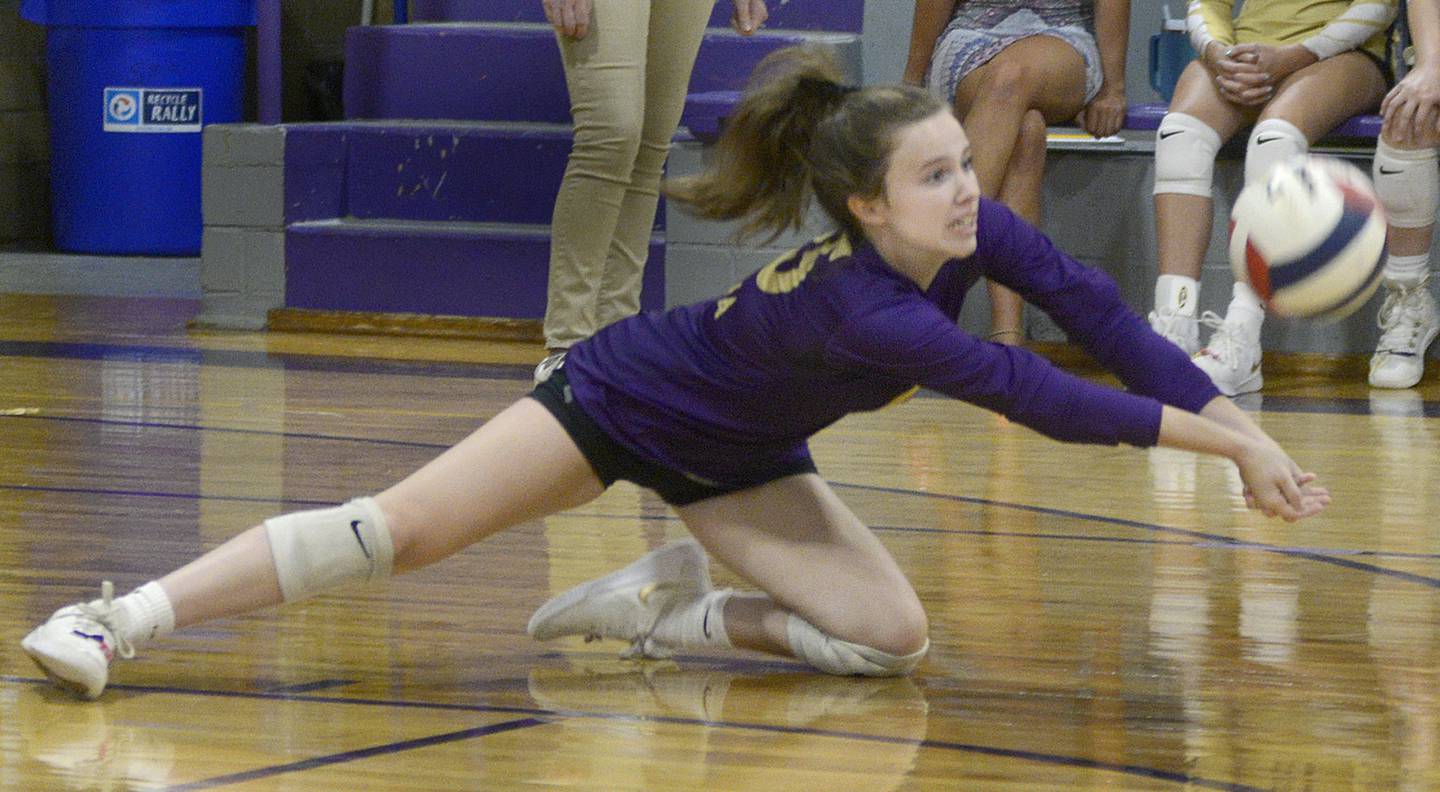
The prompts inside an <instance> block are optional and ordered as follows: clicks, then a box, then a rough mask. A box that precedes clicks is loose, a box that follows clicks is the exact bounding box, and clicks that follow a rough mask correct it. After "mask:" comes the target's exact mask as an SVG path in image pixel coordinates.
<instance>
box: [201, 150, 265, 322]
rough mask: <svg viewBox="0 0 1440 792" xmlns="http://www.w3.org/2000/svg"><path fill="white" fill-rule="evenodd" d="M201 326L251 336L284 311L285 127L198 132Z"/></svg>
mask: <svg viewBox="0 0 1440 792" xmlns="http://www.w3.org/2000/svg"><path fill="white" fill-rule="evenodd" d="M204 135H205V140H204V147H205V151H204V169H203V179H202V188H201V200H202V202H203V208H204V213H205V234H204V238H203V240H202V242H201V258H200V287H201V289H202V291H203V293H204V300H203V302H202V307H201V313H200V315H199V316H198V317H197V321H199V322H200V323H202V324H208V325H214V326H217V327H228V328H235V329H251V330H258V329H261V328H263V327H264V326H265V317H266V315H267V313H268V312H269V311H270V309H272V308H281V307H284V305H285V127H283V126H262V125H258V124H217V125H214V126H208V127H206V128H205V132H204Z"/></svg>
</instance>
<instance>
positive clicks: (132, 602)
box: [110, 580, 175, 646]
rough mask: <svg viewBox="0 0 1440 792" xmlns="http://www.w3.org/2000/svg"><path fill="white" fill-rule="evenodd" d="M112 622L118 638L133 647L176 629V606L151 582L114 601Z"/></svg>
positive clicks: (163, 591)
mask: <svg viewBox="0 0 1440 792" xmlns="http://www.w3.org/2000/svg"><path fill="white" fill-rule="evenodd" d="M113 604H114V606H115V623H114V624H112V625H110V626H111V628H113V629H114V630H115V631H116V632H117V633H119V634H120V637H122V638H124V639H125V640H127V641H129V642H130V643H131V644H133V645H135V646H143V645H144V644H147V643H149V642H151V641H153V640H155V639H156V638H160V637H163V636H166V635H169V634H170V633H172V632H175V609H174V608H173V607H171V605H170V597H169V596H167V595H166V594H165V589H162V588H160V584H159V583H157V582H155V581H153V580H152V581H150V582H149V583H146V584H145V585H143V586H141V587H140V588H137V589H135V590H134V591H132V592H130V593H129V594H126V595H125V596H123V597H120V598H119V599H117V600H115V601H114V603H113Z"/></svg>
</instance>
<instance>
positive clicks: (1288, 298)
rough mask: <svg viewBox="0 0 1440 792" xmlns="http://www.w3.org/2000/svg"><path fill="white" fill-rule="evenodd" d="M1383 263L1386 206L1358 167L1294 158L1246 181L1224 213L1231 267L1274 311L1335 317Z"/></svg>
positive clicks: (1360, 295)
mask: <svg viewBox="0 0 1440 792" xmlns="http://www.w3.org/2000/svg"><path fill="white" fill-rule="evenodd" d="M1384 263H1385V210H1384V209H1383V208H1382V207H1381V206H1380V201H1379V199H1378V198H1377V197H1376V195H1375V186H1374V184H1372V183H1371V181H1370V178H1369V177H1368V176H1367V175H1365V173H1363V172H1362V171H1361V170H1360V169H1359V168H1357V167H1355V166H1354V165H1351V164H1349V163H1347V162H1344V161H1342V160H1338V159H1334V158H1332V157H1321V156H1299V157H1294V158H1292V159H1290V160H1286V161H1285V162H1282V163H1280V164H1279V165H1277V166H1275V168H1274V169H1273V170H1272V171H1271V172H1270V175H1269V177H1268V178H1265V179H1261V180H1257V181H1254V182H1252V183H1250V184H1249V185H1246V187H1245V189H1243V190H1241V192H1240V196H1239V197H1238V198H1237V199H1236V200H1235V207H1234V210H1233V211H1231V213H1230V266H1231V268H1232V269H1234V270H1235V277H1236V278H1239V279H1240V280H1243V281H1245V282H1246V283H1248V284H1250V286H1251V288H1253V289H1254V290H1255V293H1256V294H1258V295H1260V299H1261V301H1263V302H1264V303H1265V306H1266V308H1267V309H1268V310H1269V311H1270V312H1272V313H1274V314H1276V315H1278V316H1305V317H1318V318H1323V319H1338V318H1340V317H1343V316H1345V315H1346V314H1349V313H1350V312H1352V311H1354V310H1355V309H1357V308H1359V307H1360V306H1361V305H1364V304H1365V302H1366V301H1367V300H1369V299H1370V296H1371V295H1373V294H1374V293H1375V288H1376V287H1377V286H1379V284H1380V273H1381V271H1382V269H1383V268H1384Z"/></svg>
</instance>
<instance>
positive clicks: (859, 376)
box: [565, 200, 1218, 485]
mask: <svg viewBox="0 0 1440 792" xmlns="http://www.w3.org/2000/svg"><path fill="white" fill-rule="evenodd" d="M977 236H978V244H977V247H976V250H975V253H974V254H972V255H971V256H969V257H967V258H964V259H954V260H951V261H949V262H946V263H945V265H944V266H943V267H941V269H940V272H939V274H938V275H937V276H936V277H935V279H934V281H933V282H932V283H931V284H930V287H929V289H927V290H923V291H922V290H921V289H920V287H919V286H917V285H916V284H915V283H914V282H913V281H911V280H909V279H908V278H906V277H905V276H903V275H901V274H900V273H898V272H896V271H895V270H893V269H891V267H890V266H889V265H888V264H886V263H885V261H884V260H883V259H881V258H880V256H879V254H878V253H877V252H876V251H875V249H874V248H873V247H872V246H870V245H869V244H858V245H855V246H853V247H852V244H851V242H850V240H849V239H848V238H847V237H846V236H845V235H844V234H843V233H839V232H837V233H835V234H831V235H829V236H825V237H821V238H820V239H817V240H815V241H814V242H811V243H809V244H807V245H805V246H803V247H801V248H799V249H798V250H796V251H793V252H792V253H789V254H787V255H785V256H782V257H781V258H779V259H777V260H776V261H774V262H772V263H771V264H769V265H767V266H765V267H763V268H761V269H760V270H759V271H758V272H756V273H755V274H754V275H751V276H750V277H748V278H746V279H745V280H744V281H742V282H741V283H740V284H738V285H737V286H735V287H734V288H732V289H731V290H730V291H729V292H727V293H726V294H725V295H723V296H721V297H718V298H716V299H714V300H709V301H707V302H702V303H696V304H694V305H689V306H685V307H682V308H675V309H672V310H670V311H667V312H663V313H661V312H654V313H647V314H641V315H639V316H634V317H631V318H629V319H625V320H623V321H620V322H616V323H615V324H613V325H610V326H609V327H607V328H605V329H603V330H601V331H600V332H599V333H597V334H596V335H595V336H594V337H592V338H590V339H588V340H586V341H584V342H582V343H580V344H577V345H575V346H574V347H572V348H571V350H570V353H569V355H567V357H566V360H565V371H566V372H567V376H568V378H569V382H570V386H571V389H572V392H573V394H574V396H575V398H576V400H577V401H578V402H579V403H580V405H581V406H582V407H583V408H584V409H585V410H586V412H588V413H589V414H590V416H591V417H592V418H594V420H595V421H596V422H597V423H598V424H599V425H600V426H601V427H602V428H603V429H604V430H605V431H606V432H608V433H609V434H610V436H611V437H612V438H613V439H614V440H616V441H617V442H619V443H620V444H622V445H624V446H626V447H628V448H629V449H631V450H632V451H634V452H635V453H637V454H639V455H640V456H641V457H644V458H646V459H649V460H651V461H653V462H657V463H659V464H662V465H665V466H667V467H671V468H674V469H677V470H680V471H682V472H684V473H687V474H689V475H690V476H692V477H694V478H696V479H699V480H703V481H707V482H713V483H718V484H732V485H733V484H736V483H743V482H745V481H746V480H747V473H749V472H751V471H754V470H755V469H756V468H757V467H761V466H769V465H781V464H787V463H790V462H794V461H796V460H799V459H801V458H803V457H804V456H806V455H807V454H808V453H809V450H808V447H807V445H806V441H807V439H808V438H809V437H810V436H811V435H813V434H815V433H816V432H818V431H820V430H821V429H823V428H825V427H826V426H829V425H830V424H832V423H834V422H835V421H837V420H839V419H840V418H841V417H843V416H845V415H846V414H848V413H851V412H856V411H860V410H873V409H877V408H880V407H883V406H885V405H886V404H889V403H890V402H892V401H894V400H895V399H897V398H899V397H901V396H904V395H906V394H907V393H908V392H910V391H912V390H913V389H914V388H915V386H917V385H919V386H924V387H926V388H931V389H933V390H936V391H939V392H941V393H945V394H948V395H950V396H953V397H955V398H957V399H963V400H965V401H967V402H971V403H973V404H977V405H979V406H981V407H985V408H987V409H990V410H994V411H995V412H998V413H1002V414H1004V415H1005V416H1007V417H1008V418H1010V419H1011V420H1013V421H1015V422H1016V423H1020V424H1022V425H1025V426H1028V427H1030V428H1032V429H1035V430H1036V431H1039V432H1041V433H1043V434H1045V435H1048V436H1049V437H1052V438H1055V439H1057V440H1063V441H1071V442H1085V443H1099V444H1107V445H1114V444H1117V443H1122V442H1123V443H1129V444H1131V445H1136V446H1148V445H1154V444H1155V441H1156V438H1157V437H1158V435H1159V431H1160V410H1161V404H1162V403H1163V404H1170V405H1174V406H1176V407H1180V408H1182V409H1186V410H1190V411H1192V412H1195V411H1199V410H1200V408H1202V407H1203V406H1204V405H1205V404H1206V403H1207V402H1209V401H1210V400H1211V399H1212V398H1214V397H1215V396H1217V395H1218V391H1216V390H1215V387H1214V386H1213V385H1212V384H1211V383H1210V380H1209V379H1208V378H1207V377H1206V376H1205V375H1204V373H1202V372H1201V371H1200V370H1199V369H1198V368H1196V367H1195V366H1194V365H1193V364H1191V362H1190V360H1189V359H1188V358H1187V357H1186V356H1185V354H1184V353H1183V352H1181V351H1180V349H1179V348H1178V347H1176V346H1175V345H1173V344H1171V343H1169V342H1168V341H1166V340H1164V339H1163V338H1161V337H1160V336H1158V335H1156V334H1155V333H1154V332H1152V331H1151V330H1150V328H1149V326H1148V325H1146V323H1145V322H1144V321H1143V320H1142V319H1141V318H1140V317H1139V316H1138V315H1136V314H1135V312H1134V311H1132V310H1131V309H1130V308H1129V307H1128V306H1127V305H1126V304H1125V303H1124V302H1123V301H1122V300H1121V298H1120V292H1119V289H1118V288H1117V287H1116V286H1115V283H1114V281H1112V280H1111V279H1110V278H1109V277H1108V276H1106V275H1105V274H1103V273H1101V272H1099V271H1098V270H1095V269H1092V268H1089V267H1086V266H1084V265H1082V264H1080V263H1079V262H1077V261H1075V260H1074V259H1072V258H1070V257H1069V256H1067V255H1065V254H1064V253H1062V252H1060V251H1059V250H1057V249H1056V248H1055V246H1054V245H1053V244H1051V242H1050V240H1049V239H1048V238H1047V237H1045V235H1043V234H1041V233H1040V232H1039V231H1037V230H1036V229H1035V228H1033V227H1032V226H1030V225H1029V224H1027V223H1025V222H1024V221H1022V220H1020V219H1019V218H1017V217H1015V216H1014V215H1013V214H1011V212H1010V211H1009V210H1008V209H1006V208H1005V207H1004V206H1003V205H1001V204H998V203H995V202H992V201H988V200H982V201H981V204H980V213H979V228H978V232H977ZM982 276H984V277H988V278H991V279H992V280H995V281H998V282H1000V283H1002V284H1004V285H1006V286H1008V287H1010V288H1011V289H1014V290H1015V291H1017V292H1019V293H1020V295H1021V296H1023V297H1024V298H1025V299H1026V300H1027V301H1029V302H1030V303H1032V304H1033V305H1036V306H1038V307H1039V308H1041V309H1042V310H1044V311H1045V312H1046V313H1047V314H1049V315H1050V317H1051V318H1052V319H1054V320H1055V322H1056V323H1057V324H1058V325H1059V326H1060V327H1061V328H1062V329H1063V330H1064V331H1065V332H1066V333H1067V334H1068V335H1069V337H1070V339H1071V340H1072V341H1075V342H1077V343H1079V344H1081V345H1082V346H1083V347H1084V348H1085V349H1086V350H1087V351H1088V352H1089V353H1090V354H1091V355H1092V356H1093V357H1094V358H1095V359H1096V360H1098V361H1099V362H1100V363H1101V364H1102V365H1104V366H1105V367H1106V368H1108V369H1109V370H1110V371H1112V372H1114V373H1115V374H1116V375H1117V376H1118V377H1119V378H1120V379H1121V381H1122V382H1124V383H1125V385H1126V386H1127V387H1128V388H1129V389H1130V391H1131V392H1124V391H1119V390H1116V389H1114V388H1109V387H1105V386H1103V385H1098V384H1095V383H1092V382H1089V381H1086V380H1083V379H1080V378H1078V377H1075V376H1073V375H1070V374H1067V373H1066V372H1064V371H1061V370H1060V369H1057V368H1055V367H1054V366H1053V365H1051V364H1050V363H1049V362H1048V361H1047V360H1045V359H1044V358H1042V357H1040V356H1038V355H1035V354H1033V353H1031V352H1027V351H1026V350H1024V349H1020V348H1017V347H1007V346H1001V345H999V344H993V343H990V342H988V341H984V340H981V339H978V338H976V337H974V336H972V335H970V334H969V333H966V332H965V331H963V330H961V329H960V328H959V327H958V326H957V325H956V318H957V317H958V316H959V313H960V306H961V303H962V302H963V300H964V296H965V292H966V291H967V290H968V289H969V288H970V287H971V286H972V285H973V284H974V283H975V282H976V281H977V280H978V279H979V278H981V277H982Z"/></svg>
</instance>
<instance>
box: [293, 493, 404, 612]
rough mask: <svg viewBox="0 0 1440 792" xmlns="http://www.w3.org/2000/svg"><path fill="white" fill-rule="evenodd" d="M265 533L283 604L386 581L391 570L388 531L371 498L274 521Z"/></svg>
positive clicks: (393, 550)
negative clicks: (340, 589)
mask: <svg viewBox="0 0 1440 792" xmlns="http://www.w3.org/2000/svg"><path fill="white" fill-rule="evenodd" d="M265 532H266V534H267V535H268V536H269V537H270V554H271V555H272V556H273V557H274V559H275V572H276V574H277V575H278V576H279V578H280V591H281V592H282V593H283V594H284V595H285V601H286V602H295V601H297V600H302V599H305V598H306V597H310V596H313V595H315V594H319V593H321V592H324V591H328V590H330V589H333V588H336V587H338V586H343V585H345V584H348V583H365V582H368V581H372V580H378V579H380V578H384V577H389V576H390V573H391V571H392V570H393V568H394V564H395V548H394V546H393V545H392V544H391V542H390V527H389V526H388V525H386V523H385V514H384V513H383V512H381V511H380V507H379V506H378V505H377V504H376V503H375V501H374V499H372V498H356V499H355V500H352V501H350V502H349V503H346V504H344V505H342V506H336V507H335V508H332V509H315V510H312V511H303V512H295V513H294V514H286V515H283V516H280V517H274V518H272V519H269V520H266V521H265Z"/></svg>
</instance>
